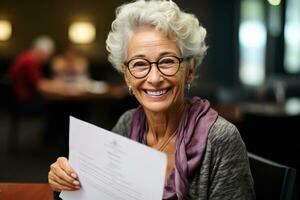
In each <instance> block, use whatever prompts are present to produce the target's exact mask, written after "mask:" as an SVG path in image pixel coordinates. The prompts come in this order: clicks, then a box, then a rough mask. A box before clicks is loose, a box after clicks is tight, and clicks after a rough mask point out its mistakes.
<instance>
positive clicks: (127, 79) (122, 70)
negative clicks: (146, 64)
mask: <svg viewBox="0 0 300 200" xmlns="http://www.w3.org/2000/svg"><path fill="white" fill-rule="evenodd" d="M121 72H122V73H123V76H124V79H125V82H126V85H127V86H128V87H129V86H130V81H129V77H128V73H127V72H126V66H125V65H124V64H122V65H121Z"/></svg>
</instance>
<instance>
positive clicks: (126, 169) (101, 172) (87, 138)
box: [60, 117, 167, 200]
mask: <svg viewBox="0 0 300 200" xmlns="http://www.w3.org/2000/svg"><path fill="white" fill-rule="evenodd" d="M69 143H70V150H69V162H70V164H71V166H72V167H73V169H74V170H75V171H76V172H77V174H78V176H79V181H80V183H81V187H82V188H81V189H80V190H77V191H71V192H69V191H63V192H62V193H61V194H60V197H61V198H63V199H64V200H161V199H162V195H163V188H164V179H165V172H166V166H167V158H166V155H165V154H164V153H161V152H159V151H156V150H154V149H151V148H149V147H147V146H145V145H143V144H140V143H137V142H135V141H132V140H130V139H128V138H125V137H122V136H119V135H117V134H115V133H112V132H110V131H107V130H105V129H102V128H99V127H96V126H94V125H92V124H89V123H87V122H84V121H81V120H78V119H76V118H73V117H70V141H69Z"/></svg>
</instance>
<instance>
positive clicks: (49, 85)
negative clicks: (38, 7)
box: [9, 36, 80, 104]
mask: <svg viewBox="0 0 300 200" xmlns="http://www.w3.org/2000/svg"><path fill="white" fill-rule="evenodd" d="M54 46H55V45H54V42H53V40H52V39H51V38H49V37H47V36H41V37H38V38H37V39H36V40H35V41H34V42H33V45H32V47H31V48H30V49H29V50H26V51H25V52H22V53H21V54H20V55H19V56H17V58H16V59H15V60H14V61H13V63H12V65H11V66H10V70H9V75H10V78H11V81H12V86H13V88H14V91H15V94H16V98H17V100H18V102H19V103H21V104H27V103H30V102H32V101H34V100H35V99H36V98H37V97H39V96H40V95H42V96H56V97H57V96H58V97H59V96H61V97H64V96H72V95H75V96H76V92H77V93H79V92H80V91H74V90H73V91H70V90H69V89H68V88H66V86H65V84H64V83H62V82H61V81H57V80H50V79H46V78H44V77H43V75H42V65H43V64H44V63H45V62H46V61H48V60H49V58H50V57H51V55H52V53H53V52H54Z"/></svg>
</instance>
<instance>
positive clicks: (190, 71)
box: [186, 58, 196, 84]
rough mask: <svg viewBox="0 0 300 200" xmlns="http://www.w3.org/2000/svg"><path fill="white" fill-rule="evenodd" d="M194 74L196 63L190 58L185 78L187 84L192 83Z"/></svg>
mask: <svg viewBox="0 0 300 200" xmlns="http://www.w3.org/2000/svg"><path fill="white" fill-rule="evenodd" d="M195 72H196V62H195V59H194V58H192V59H191V61H190V66H189V68H188V71H187V77H186V83H187V84H190V83H191V82H192V81H193V79H194V75H195Z"/></svg>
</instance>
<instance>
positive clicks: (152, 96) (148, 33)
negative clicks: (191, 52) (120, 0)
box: [123, 26, 194, 113]
mask: <svg viewBox="0 0 300 200" xmlns="http://www.w3.org/2000/svg"><path fill="white" fill-rule="evenodd" d="M127 55H128V59H127V61H128V60H132V59H134V58H143V59H146V60H148V61H150V62H156V61H157V60H159V59H160V58H162V57H166V56H176V57H181V55H180V50H179V48H178V47H177V44H176V42H175V41H173V40H170V39H169V38H168V37H166V36H165V34H163V33H162V32H160V31H157V30H155V28H153V27H151V26H143V27H139V28H137V29H136V30H135V32H134V34H133V36H132V38H131V39H130V40H129V42H128V51H127ZM193 71H194V70H189V69H188V66H187V64H186V62H185V61H183V62H182V63H181V64H180V67H179V70H178V72H177V73H176V74H175V75H173V76H165V75H163V74H161V72H160V71H159V70H158V68H157V66H156V64H152V67H151V71H150V72H149V74H148V75H147V76H146V77H144V78H141V79H137V78H135V77H133V76H132V75H131V74H130V72H129V71H128V69H127V68H126V66H123V72H124V75H125V80H126V83H127V85H128V86H130V87H131V88H132V92H133V95H134V96H135V97H136V98H137V100H138V101H139V102H140V104H141V105H142V106H143V107H144V109H146V110H148V111H151V112H155V113H156V112H167V111H168V110H169V109H176V108H178V106H180V105H181V104H183V102H184V88H185V85H186V84H187V83H190V82H191V80H192V77H193Z"/></svg>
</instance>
